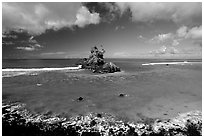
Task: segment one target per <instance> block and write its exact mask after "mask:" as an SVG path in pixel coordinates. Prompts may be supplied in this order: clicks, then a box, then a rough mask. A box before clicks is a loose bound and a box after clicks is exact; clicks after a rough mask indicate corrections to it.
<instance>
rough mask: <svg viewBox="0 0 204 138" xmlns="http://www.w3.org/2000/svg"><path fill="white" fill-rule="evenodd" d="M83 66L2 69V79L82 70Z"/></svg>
mask: <svg viewBox="0 0 204 138" xmlns="http://www.w3.org/2000/svg"><path fill="white" fill-rule="evenodd" d="M80 69H81V65H79V66H77V67H64V68H30V69H24V68H13V69H2V77H14V76H19V75H27V74H30V75H37V72H47V71H63V70H66V71H67V70H80Z"/></svg>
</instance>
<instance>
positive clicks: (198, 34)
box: [186, 26, 202, 39]
mask: <svg viewBox="0 0 204 138" xmlns="http://www.w3.org/2000/svg"><path fill="white" fill-rule="evenodd" d="M186 38H192V39H202V26H200V27H193V28H192V29H190V30H188V33H187V34H186Z"/></svg>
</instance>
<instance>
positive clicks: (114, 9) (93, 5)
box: [83, 2, 120, 23]
mask: <svg viewBox="0 0 204 138" xmlns="http://www.w3.org/2000/svg"><path fill="white" fill-rule="evenodd" d="M83 5H84V6H86V7H87V8H88V9H89V11H90V12H91V13H94V12H96V13H100V18H101V21H102V22H109V23H110V22H111V21H113V20H115V19H117V18H119V17H120V10H119V7H118V6H116V5H115V3H113V2H84V3H83Z"/></svg>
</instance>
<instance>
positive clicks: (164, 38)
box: [151, 33, 173, 43]
mask: <svg viewBox="0 0 204 138" xmlns="http://www.w3.org/2000/svg"><path fill="white" fill-rule="evenodd" d="M169 39H173V34H172V33H167V34H158V35H157V36H155V37H153V38H152V39H151V40H152V41H156V42H157V43H163V42H165V41H167V40H169Z"/></svg>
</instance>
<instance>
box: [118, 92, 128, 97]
mask: <svg viewBox="0 0 204 138" xmlns="http://www.w3.org/2000/svg"><path fill="white" fill-rule="evenodd" d="M125 96H127V95H126V94H124V93H120V94H119V97H125Z"/></svg>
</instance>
